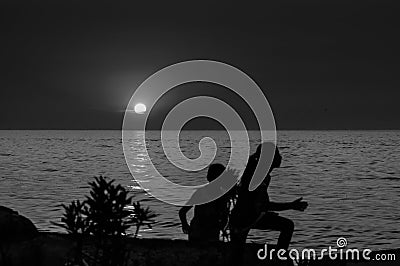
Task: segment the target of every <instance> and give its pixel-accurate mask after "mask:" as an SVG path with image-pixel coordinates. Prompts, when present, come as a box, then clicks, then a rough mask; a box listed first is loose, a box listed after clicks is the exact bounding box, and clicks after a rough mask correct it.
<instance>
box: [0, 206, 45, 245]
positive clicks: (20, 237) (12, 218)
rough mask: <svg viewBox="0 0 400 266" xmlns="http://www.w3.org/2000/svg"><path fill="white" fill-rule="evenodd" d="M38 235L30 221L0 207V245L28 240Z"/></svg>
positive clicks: (8, 209)
mask: <svg viewBox="0 0 400 266" xmlns="http://www.w3.org/2000/svg"><path fill="white" fill-rule="evenodd" d="M38 235H39V232H38V230H37V228H36V226H35V225H34V224H33V223H32V222H31V220H29V219H28V218H26V217H25V216H22V215H20V214H18V212H16V211H14V210H12V209H10V208H7V207H4V206H0V244H2V243H3V244H4V243H8V244H9V243H14V242H20V241H25V240H30V239H33V238H35V237H36V236H38Z"/></svg>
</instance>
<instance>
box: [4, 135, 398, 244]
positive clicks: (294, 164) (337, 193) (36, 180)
mask: <svg viewBox="0 0 400 266" xmlns="http://www.w3.org/2000/svg"><path fill="white" fill-rule="evenodd" d="M143 134H145V139H146V140H145V141H143ZM249 135H251V138H250V152H254V150H255V148H256V146H257V144H258V143H259V141H260V140H259V136H258V134H257V132H250V133H249ZM135 136H136V139H135ZM204 137H210V138H212V139H213V140H214V141H215V143H216V145H217V147H218V148H217V154H216V158H215V161H216V162H221V163H224V164H226V163H227V162H228V160H229V156H230V147H231V145H230V144H231V143H230V139H229V135H228V134H227V133H226V132H224V131H182V132H181V134H180V139H179V140H180V142H179V143H180V146H181V148H182V151H183V153H184V154H185V155H186V156H187V157H189V158H192V159H193V158H197V157H198V156H199V155H200V151H199V141H200V140H201V139H202V138H204ZM129 141H131V142H132V143H131V147H133V148H132V149H129V150H128V151H127V152H129V153H131V155H132V156H134V157H135V158H138V160H137V162H136V163H135V165H134V167H131V170H132V171H130V169H129V168H128V166H127V161H126V160H125V157H124V152H123V148H122V137H121V131H117V130H116V131H109V130H90V131H78V130H73V131H70V130H60V131H57V130H50V131H47V130H46V131H41V130H34V131H30V130H16V131H13V130H2V131H0V205H3V206H7V207H11V208H13V209H15V210H17V211H18V212H19V213H21V214H22V215H24V216H26V217H28V218H29V219H31V220H32V221H33V222H34V224H35V225H36V226H37V227H38V228H39V229H40V230H41V231H58V232H64V229H62V228H59V227H57V226H55V225H53V224H52V223H51V222H59V221H60V218H61V216H62V213H63V210H62V208H61V207H60V204H68V203H70V202H71V201H72V200H76V199H80V200H83V199H85V196H86V195H87V194H88V193H89V185H88V182H90V181H92V180H93V177H94V176H100V175H103V176H107V177H108V178H110V179H115V182H116V183H119V184H121V185H123V186H124V187H126V188H127V189H128V190H130V191H131V192H130V193H131V195H133V196H134V199H135V200H136V201H140V202H141V204H142V205H143V206H148V207H150V208H151V210H153V211H154V212H155V213H156V214H157V217H156V223H155V224H154V225H153V227H152V228H146V227H143V228H142V229H141V231H140V235H139V237H141V238H169V239H186V238H187V235H185V234H183V233H182V231H181V227H180V221H179V218H178V211H179V207H178V206H174V205H170V204H167V203H164V202H162V201H160V200H158V199H156V198H155V197H153V196H152V195H151V191H147V190H145V189H143V187H141V184H140V182H138V181H140V178H141V175H144V174H146V173H148V167H149V160H150V161H151V162H152V163H153V165H156V167H157V170H159V171H160V173H162V174H163V175H164V176H169V177H171V181H173V182H176V183H181V184H183V185H187V184H191V185H192V184H204V183H205V180H206V179H205V176H206V170H207V169H203V170H201V171H195V172H189V173H188V171H184V170H181V169H179V168H178V167H176V166H175V165H174V164H172V163H170V162H169V161H168V158H167V157H166V156H165V154H164V151H163V145H162V143H161V140H160V132H158V131H149V132H142V131H137V132H134V134H133V138H132V139H131V140H129ZM277 143H278V146H279V149H280V152H281V154H282V156H283V161H282V165H281V167H280V168H279V169H275V170H274V171H273V173H272V181H271V184H270V187H269V196H270V199H271V200H272V201H276V202H287V201H292V200H295V199H297V198H299V197H303V199H304V200H305V201H307V202H308V204H309V206H308V208H307V209H306V210H305V211H304V212H299V211H283V212H281V213H280V215H281V216H284V217H287V218H290V219H292V220H293V221H294V223H295V232H294V235H293V239H292V243H291V247H293V248H298V249H304V248H315V249H323V248H328V247H329V246H331V247H333V248H335V247H336V241H337V239H338V238H340V237H344V238H346V240H347V247H348V248H359V249H364V248H369V249H372V250H383V249H393V248H399V247H400V131H278V132H277ZM164 146H165V145H164ZM243 146H246V143H243ZM145 149H147V151H148V154H149V156H147V157H146V152H145V151H146V150H145ZM245 154H246V153H245V152H244V153H243V156H245ZM237 167H238V168H240V165H239V166H237ZM135 169H136V170H135ZM192 215H193V213H192V211H191V212H190V213H189V219H190V217H191V216H192ZM277 237H278V232H274V231H261V230H252V231H251V232H250V235H249V237H248V242H256V243H275V242H276V239H277Z"/></svg>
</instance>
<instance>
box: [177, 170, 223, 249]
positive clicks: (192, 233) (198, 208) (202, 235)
mask: <svg viewBox="0 0 400 266" xmlns="http://www.w3.org/2000/svg"><path fill="white" fill-rule="evenodd" d="M224 171H225V166H223V165H222V164H211V165H210V166H209V168H208V172H207V180H208V182H212V181H213V180H215V179H216V178H217V177H219V176H220V175H221V174H222V173H223V172H224ZM197 192H198V193H197ZM203 192H205V193H207V190H204V191H203ZM201 193H202V190H201V189H200V190H198V191H196V192H195V194H196V195H195V197H198V196H199V194H200V196H201ZM204 196H205V197H206V196H207V195H204ZM228 200H229V198H228V195H227V194H225V195H223V196H221V197H219V198H218V199H216V200H213V201H211V202H208V203H204V204H201V205H195V206H194V216H193V219H192V221H191V222H190V226H189V224H188V222H187V219H186V214H187V212H188V211H189V210H190V209H191V208H192V207H193V206H184V207H182V208H181V209H180V210H179V218H180V220H181V223H182V231H183V232H184V233H185V234H189V241H202V242H203V241H219V235H220V231H221V230H223V229H224V227H225V225H226V223H227V220H228V215H229V208H228ZM189 202H190V201H189Z"/></svg>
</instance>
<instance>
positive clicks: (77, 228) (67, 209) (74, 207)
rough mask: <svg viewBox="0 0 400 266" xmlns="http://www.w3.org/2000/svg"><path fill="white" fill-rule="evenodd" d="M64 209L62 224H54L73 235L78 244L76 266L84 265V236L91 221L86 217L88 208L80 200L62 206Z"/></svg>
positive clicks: (75, 258)
mask: <svg viewBox="0 0 400 266" xmlns="http://www.w3.org/2000/svg"><path fill="white" fill-rule="evenodd" d="M61 206H62V207H63V208H64V216H63V217H62V218H61V223H55V222H53V224H55V225H57V226H60V227H62V228H64V229H66V230H67V232H68V233H69V234H71V235H72V236H73V238H74V240H75V242H76V249H75V256H74V261H73V264H74V265H82V264H83V258H82V254H83V235H85V234H87V232H88V228H89V226H88V225H89V221H88V219H87V216H86V215H85V214H86V213H87V212H88V208H87V205H86V203H85V202H81V201H79V200H77V201H73V202H71V204H70V205H68V206H67V205H64V204H62V205H61Z"/></svg>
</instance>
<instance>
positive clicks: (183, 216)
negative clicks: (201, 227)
mask: <svg viewBox="0 0 400 266" xmlns="http://www.w3.org/2000/svg"><path fill="white" fill-rule="evenodd" d="M192 207H193V206H183V207H182V208H181V209H180V210H179V219H181V224H182V232H183V233H184V234H188V233H189V223H188V222H187V219H186V214H187V212H188V211H189V210H190V209H191V208H192Z"/></svg>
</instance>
